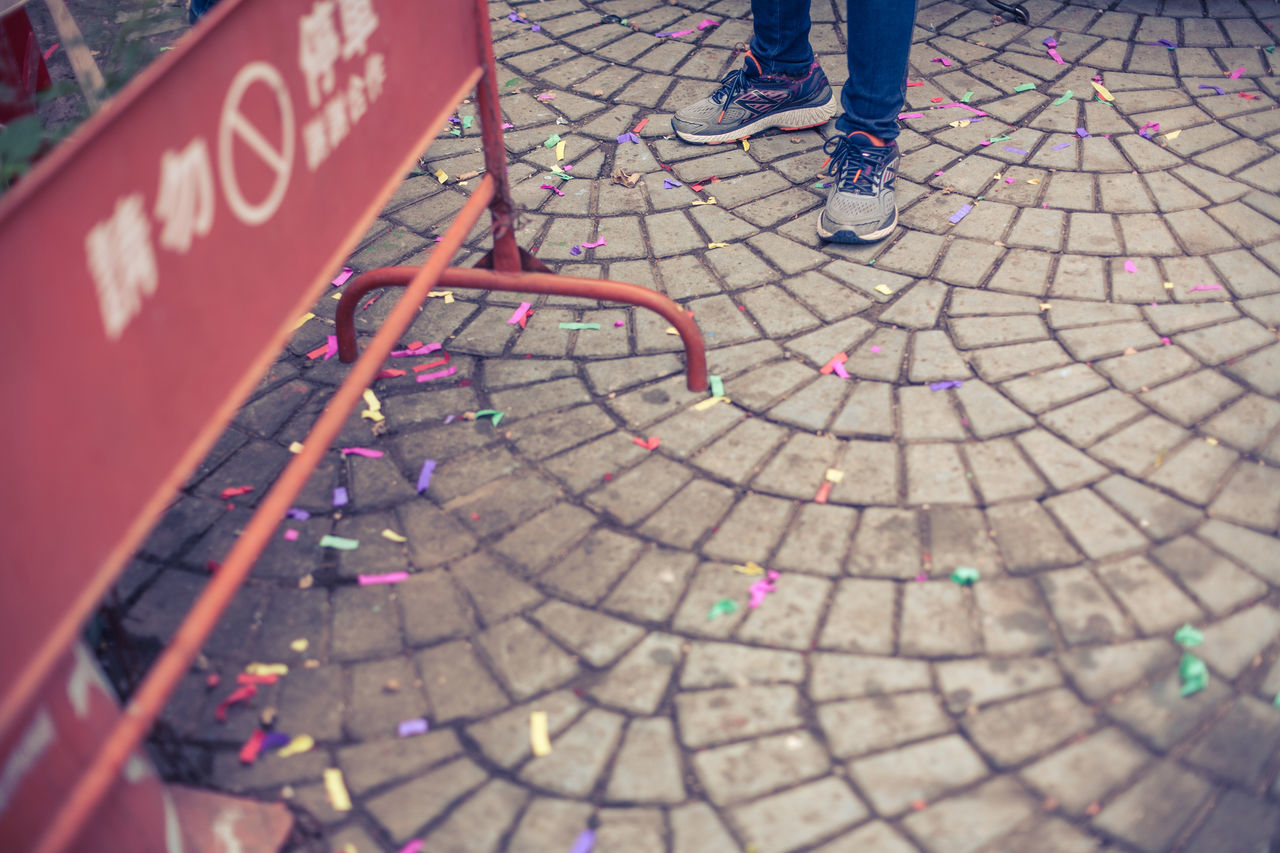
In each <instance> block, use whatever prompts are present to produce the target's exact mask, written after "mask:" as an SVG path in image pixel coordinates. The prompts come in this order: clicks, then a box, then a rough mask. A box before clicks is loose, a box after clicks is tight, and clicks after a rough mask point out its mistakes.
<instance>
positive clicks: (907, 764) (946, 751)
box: [849, 735, 988, 817]
mask: <svg viewBox="0 0 1280 853" xmlns="http://www.w3.org/2000/svg"><path fill="white" fill-rule="evenodd" d="M987 774H988V771H987V768H986V766H985V765H984V764H983V762H982V759H981V758H980V757H979V756H978V754H977V753H976V752H974V751H973V748H972V747H970V746H969V745H968V744H967V743H965V741H964V740H963V739H962V738H961V737H959V736H958V735H945V736H943V737H940V738H935V739H934V740H929V741H924V742H923V743H918V744H913V745H911V746H907V747H903V748H902V749H899V750H895V751H893V752H885V753H881V754H879V755H874V756H871V757H869V758H862V759H858V760H856V761H853V762H851V763H850V764H849V775H850V777H851V778H852V779H853V780H854V782H856V783H857V785H858V788H859V790H861V791H863V792H864V794H865V795H866V797H867V799H868V800H870V801H871V805H872V807H873V808H874V809H875V810H876V813H877V814H880V815H882V816H885V817H893V816H895V815H898V814H901V813H903V812H905V811H906V810H907V809H908V808H910V806H911V803H912V802H913V801H915V800H924V801H925V802H928V801H930V800H934V799H937V798H938V797H939V796H940V795H942V794H945V793H946V792H947V791H950V790H954V789H956V788H962V787H964V786H966V785H970V784H972V783H973V782H976V781H978V780H979V779H982V778H984V777H986V776H987Z"/></svg>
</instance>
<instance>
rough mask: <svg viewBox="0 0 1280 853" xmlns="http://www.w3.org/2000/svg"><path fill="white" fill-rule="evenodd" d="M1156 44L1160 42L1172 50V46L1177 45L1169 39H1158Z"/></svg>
mask: <svg viewBox="0 0 1280 853" xmlns="http://www.w3.org/2000/svg"><path fill="white" fill-rule="evenodd" d="M1156 44H1162V45H1164V46H1165V47H1167V48H1169V49H1170V50H1173V49H1174V48H1176V47H1177V45H1176V44H1174V43H1173V42H1171V41H1169V40H1168V39H1160V41H1158V42H1156Z"/></svg>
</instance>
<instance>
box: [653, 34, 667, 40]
mask: <svg viewBox="0 0 1280 853" xmlns="http://www.w3.org/2000/svg"><path fill="white" fill-rule="evenodd" d="M669 35H671V33H654V34H653V37H654V38H656V39H664V38H666V37H667V36H669Z"/></svg>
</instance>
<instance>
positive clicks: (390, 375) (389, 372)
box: [374, 367, 406, 379]
mask: <svg viewBox="0 0 1280 853" xmlns="http://www.w3.org/2000/svg"><path fill="white" fill-rule="evenodd" d="M404 375H406V374H405V371H403V370H400V369H399V368H396V367H388V368H386V369H385V370H379V371H378V375H377V376H375V377H374V378H375V379H395V378H396V377H397V376H404Z"/></svg>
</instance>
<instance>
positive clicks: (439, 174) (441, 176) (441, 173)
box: [435, 169, 449, 184]
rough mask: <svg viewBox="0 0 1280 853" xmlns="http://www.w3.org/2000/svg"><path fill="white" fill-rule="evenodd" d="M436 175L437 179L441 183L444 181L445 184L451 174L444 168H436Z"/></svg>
mask: <svg viewBox="0 0 1280 853" xmlns="http://www.w3.org/2000/svg"><path fill="white" fill-rule="evenodd" d="M435 176H436V180H437V181H439V182H440V183H442V184H443V183H444V182H445V181H447V180H449V176H448V175H447V174H445V171H444V169H436V171H435Z"/></svg>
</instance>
